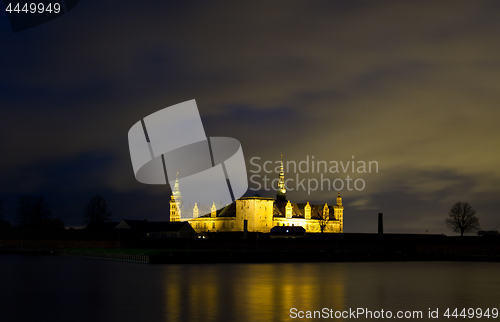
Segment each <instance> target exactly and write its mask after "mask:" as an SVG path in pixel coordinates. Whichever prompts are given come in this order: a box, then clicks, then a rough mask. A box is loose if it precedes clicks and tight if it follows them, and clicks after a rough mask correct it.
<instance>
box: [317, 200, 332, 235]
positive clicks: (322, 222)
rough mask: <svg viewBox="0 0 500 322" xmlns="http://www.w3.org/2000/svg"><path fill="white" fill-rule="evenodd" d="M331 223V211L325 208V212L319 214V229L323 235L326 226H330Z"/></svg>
mask: <svg viewBox="0 0 500 322" xmlns="http://www.w3.org/2000/svg"><path fill="white" fill-rule="evenodd" d="M325 206H326V204H325ZM329 221H330V211H329V209H328V208H326V211H325V208H323V210H322V211H321V213H320V214H319V228H320V229H321V233H323V232H324V231H325V228H326V226H328V222H329Z"/></svg>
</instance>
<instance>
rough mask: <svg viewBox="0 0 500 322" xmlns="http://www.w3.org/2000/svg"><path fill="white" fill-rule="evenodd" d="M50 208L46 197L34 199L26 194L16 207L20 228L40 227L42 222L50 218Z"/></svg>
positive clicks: (20, 198)
mask: <svg viewBox="0 0 500 322" xmlns="http://www.w3.org/2000/svg"><path fill="white" fill-rule="evenodd" d="M50 215H51V213H50V208H49V204H48V203H47V200H45V197H44V196H39V197H36V198H33V197H32V196H30V195H27V194H24V195H22V196H21V197H19V200H18V201H17V207H16V222H17V224H18V226H20V227H25V226H31V227H38V226H40V224H41V222H42V220H44V219H48V218H50Z"/></svg>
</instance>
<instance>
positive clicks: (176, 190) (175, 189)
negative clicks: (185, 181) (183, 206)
mask: <svg viewBox="0 0 500 322" xmlns="http://www.w3.org/2000/svg"><path fill="white" fill-rule="evenodd" d="M173 195H174V196H180V195H181V190H180V189H179V172H177V174H176V175H175V185H174V191H173Z"/></svg>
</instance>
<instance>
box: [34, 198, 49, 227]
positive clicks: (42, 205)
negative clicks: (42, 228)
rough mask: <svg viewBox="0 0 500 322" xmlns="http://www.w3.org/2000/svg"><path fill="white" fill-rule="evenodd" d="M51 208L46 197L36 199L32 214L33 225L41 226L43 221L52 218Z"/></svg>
mask: <svg viewBox="0 0 500 322" xmlns="http://www.w3.org/2000/svg"><path fill="white" fill-rule="evenodd" d="M50 215H51V213H50V208H49V204H48V203H47V200H45V197H44V196H39V197H36V198H35V200H34V202H33V208H32V212H31V224H33V225H37V226H38V225H40V223H41V222H42V220H44V219H48V218H50Z"/></svg>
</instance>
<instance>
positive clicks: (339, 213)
mask: <svg viewBox="0 0 500 322" xmlns="http://www.w3.org/2000/svg"><path fill="white" fill-rule="evenodd" d="M333 214H334V216H335V219H336V220H338V221H339V225H340V226H339V233H342V232H344V206H342V197H341V196H340V192H339V194H338V196H337V205H336V206H334V207H333Z"/></svg>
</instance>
